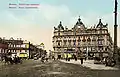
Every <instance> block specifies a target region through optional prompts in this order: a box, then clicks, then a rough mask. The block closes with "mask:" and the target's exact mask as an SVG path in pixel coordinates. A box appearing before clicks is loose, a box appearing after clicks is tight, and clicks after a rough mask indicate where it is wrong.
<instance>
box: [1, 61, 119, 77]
mask: <svg viewBox="0 0 120 77" xmlns="http://www.w3.org/2000/svg"><path fill="white" fill-rule="evenodd" d="M119 73H120V71H119V70H115V71H112V70H107V71H106V70H92V69H89V68H86V67H82V66H81V65H76V64H69V63H64V62H60V61H59V60H55V61H53V60H51V61H49V62H45V63H41V62H40V61H39V60H25V61H23V64H16V65H15V64H14V65H3V64H0V77H119Z"/></svg>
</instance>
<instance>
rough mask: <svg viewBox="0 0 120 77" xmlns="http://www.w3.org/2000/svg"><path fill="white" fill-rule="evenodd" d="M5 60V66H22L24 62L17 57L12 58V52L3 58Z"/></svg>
mask: <svg viewBox="0 0 120 77" xmlns="http://www.w3.org/2000/svg"><path fill="white" fill-rule="evenodd" d="M3 58H4V61H5V64H18V63H20V64H21V63H22V60H21V59H20V57H18V56H16V55H15V56H14V57H12V56H11V53H10V52H9V53H7V54H5V55H4V56H3Z"/></svg>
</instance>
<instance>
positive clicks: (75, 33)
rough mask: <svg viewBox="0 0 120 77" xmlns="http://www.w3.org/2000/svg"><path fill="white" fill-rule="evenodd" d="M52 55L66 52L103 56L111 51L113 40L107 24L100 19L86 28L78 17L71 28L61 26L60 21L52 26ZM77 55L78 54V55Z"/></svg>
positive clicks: (62, 54) (60, 54)
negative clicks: (56, 25)
mask: <svg viewBox="0 0 120 77" xmlns="http://www.w3.org/2000/svg"><path fill="white" fill-rule="evenodd" d="M52 42H53V49H54V52H53V54H54V56H55V57H58V56H61V57H62V58H64V55H65V54H67V53H70V54H73V53H74V54H76V53H79V52H80V53H81V52H82V53H83V54H85V55H87V56H88V57H93V56H97V55H98V56H100V55H101V56H102V57H105V56H107V55H109V54H112V52H113V41H112V37H111V36H110V33H109V32H108V24H105V25H104V24H103V23H102V22H101V19H99V22H98V24H97V25H94V26H92V27H91V28H87V27H86V26H85V25H84V23H83V22H82V21H81V19H80V18H79V19H78V21H77V23H76V24H75V25H74V26H73V28H72V29H68V28H67V27H63V25H62V23H61V22H60V24H59V25H58V27H57V28H56V27H54V36H53V41H52ZM78 56H79V55H78Z"/></svg>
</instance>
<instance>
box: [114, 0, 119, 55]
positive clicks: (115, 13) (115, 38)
mask: <svg viewBox="0 0 120 77" xmlns="http://www.w3.org/2000/svg"><path fill="white" fill-rule="evenodd" d="M117 4H118V3H117V0H115V11H114V20H115V21H114V54H113V57H115V54H117V26H118V25H117Z"/></svg>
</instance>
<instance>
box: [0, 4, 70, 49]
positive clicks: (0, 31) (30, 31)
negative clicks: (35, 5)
mask: <svg viewBox="0 0 120 77" xmlns="http://www.w3.org/2000/svg"><path fill="white" fill-rule="evenodd" d="M19 11H20V12H22V11H23V12H24V10H19ZM25 11H26V12H25V13H24V14H18V13H17V12H16V11H15V9H14V11H11V10H10V11H9V10H6V11H3V12H2V13H0V16H2V17H3V19H0V20H1V21H0V25H2V26H0V35H1V37H6V38H8V39H9V38H10V37H14V38H17V37H21V38H23V39H24V40H28V41H31V42H32V43H34V44H40V43H41V42H43V43H44V44H45V47H46V49H47V50H49V49H52V35H53V27H54V26H57V25H58V24H59V20H63V21H69V20H68V19H69V17H71V12H70V11H69V8H68V7H67V6H65V5H60V6H54V5H49V4H41V5H40V8H39V9H34V10H32V9H31V10H30V9H29V10H28V9H26V10H25Z"/></svg>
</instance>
